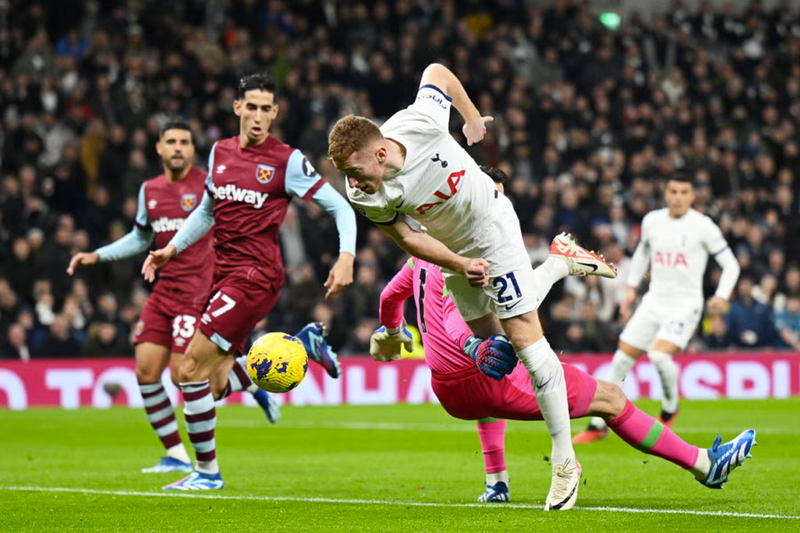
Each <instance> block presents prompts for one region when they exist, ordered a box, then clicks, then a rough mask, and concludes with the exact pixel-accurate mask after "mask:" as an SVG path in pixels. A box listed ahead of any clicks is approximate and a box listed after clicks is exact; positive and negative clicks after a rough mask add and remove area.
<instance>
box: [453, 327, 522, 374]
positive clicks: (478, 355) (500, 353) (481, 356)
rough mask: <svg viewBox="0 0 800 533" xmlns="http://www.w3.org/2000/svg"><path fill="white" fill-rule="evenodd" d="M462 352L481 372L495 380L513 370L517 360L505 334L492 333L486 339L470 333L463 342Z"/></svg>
mask: <svg viewBox="0 0 800 533" xmlns="http://www.w3.org/2000/svg"><path fill="white" fill-rule="evenodd" d="M464 353H466V354H467V355H468V356H470V357H471V358H472V359H473V360H474V361H475V362H476V363H477V365H478V370H480V372H481V374H484V375H486V376H489V377H490V378H492V379H494V380H497V381H501V380H502V379H503V376H505V375H508V374H510V373H511V372H513V371H514V367H516V366H517V361H519V359H518V358H517V353H516V351H515V350H514V347H513V346H512V345H511V343H510V342H509V339H508V337H506V336H505V335H492V336H491V337H489V338H488V339H486V340H482V339H481V338H479V337H476V336H475V335H472V336H471V337H470V338H469V339H467V342H466V344H464Z"/></svg>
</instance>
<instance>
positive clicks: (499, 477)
mask: <svg viewBox="0 0 800 533" xmlns="http://www.w3.org/2000/svg"><path fill="white" fill-rule="evenodd" d="M500 481H502V482H503V483H505V484H506V485H508V470H501V471H500V472H491V473H488V472H487V473H486V484H487V485H494V484H496V483H497V482H500Z"/></svg>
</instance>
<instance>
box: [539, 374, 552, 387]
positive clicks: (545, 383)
mask: <svg viewBox="0 0 800 533" xmlns="http://www.w3.org/2000/svg"><path fill="white" fill-rule="evenodd" d="M551 381H553V376H550V379H548V380H547V381H543V382H541V383H537V384H536V388H537V389H539V390H542V389H543V388H545V387H546V386H547V384H548V383H550V382H551Z"/></svg>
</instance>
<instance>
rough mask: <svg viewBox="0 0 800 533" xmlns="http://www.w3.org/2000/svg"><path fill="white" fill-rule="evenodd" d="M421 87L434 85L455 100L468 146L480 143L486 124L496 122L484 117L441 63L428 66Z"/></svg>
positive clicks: (454, 104)
mask: <svg viewBox="0 0 800 533" xmlns="http://www.w3.org/2000/svg"><path fill="white" fill-rule="evenodd" d="M419 85H420V87H423V86H425V85H433V86H434V87H436V88H437V89H439V90H441V91H442V92H443V93H444V94H446V95H447V96H449V97H450V98H452V99H453V107H455V108H456V110H457V111H458V112H459V113H460V114H461V116H462V117H463V118H464V128H463V131H464V136H465V137H466V138H467V144H468V145H473V144H475V143H477V142H480V141H481V140H482V139H483V137H484V136H485V135H486V124H487V123H488V122H491V121H493V120H494V117H488V116H487V117H483V116H481V114H480V111H478V108H477V107H475V104H473V103H472V100H470V99H469V96H468V95H467V91H466V90H465V89H464V86H463V85H462V84H461V82H460V81H459V80H458V78H457V77H456V75H455V74H453V73H452V72H451V71H450V69H448V68H447V67H445V66H444V65H441V64H439V63H432V64H430V65H428V67H427V68H426V69H425V71H424V72H423V73H422V79H420V82H419Z"/></svg>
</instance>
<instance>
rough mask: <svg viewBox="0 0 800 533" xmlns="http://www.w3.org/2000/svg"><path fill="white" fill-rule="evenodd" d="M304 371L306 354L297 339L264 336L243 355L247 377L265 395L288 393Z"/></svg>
mask: <svg viewBox="0 0 800 533" xmlns="http://www.w3.org/2000/svg"><path fill="white" fill-rule="evenodd" d="M307 370H308V354H307V353H306V349H305V347H304V346H303V343H302V342H301V341H300V339H298V338H297V337H295V336H293V335H289V334H287V333H267V334H266V335H264V336H263V337H261V338H259V339H258V340H256V341H255V342H254V343H253V346H252V347H251V348H250V351H249V352H248V353H247V373H248V374H250V379H252V380H253V383H255V384H256V385H258V386H259V387H261V388H262V389H264V390H265V391H267V392H289V391H290V390H292V389H293V388H295V387H297V386H298V385H299V384H300V382H301V381H303V378H304V377H305V376H306V371H307Z"/></svg>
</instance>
